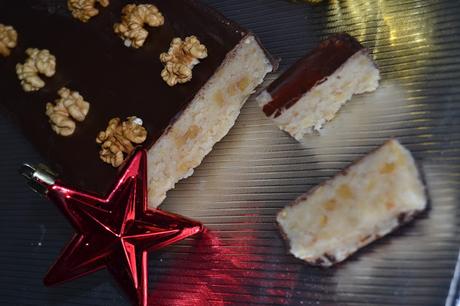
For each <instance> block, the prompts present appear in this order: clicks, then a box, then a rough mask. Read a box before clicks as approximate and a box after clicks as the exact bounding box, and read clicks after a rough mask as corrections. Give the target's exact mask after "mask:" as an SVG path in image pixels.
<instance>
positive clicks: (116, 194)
mask: <svg viewBox="0 0 460 306" xmlns="http://www.w3.org/2000/svg"><path fill="white" fill-rule="evenodd" d="M47 196H48V198H49V199H50V200H51V201H53V202H54V203H55V204H56V205H57V206H58V208H59V209H60V210H61V211H62V213H63V214H64V215H65V216H66V217H67V219H68V220H69V222H70V223H71V224H72V226H73V227H74V229H75V232H76V233H75V234H74V236H73V238H72V239H71V241H70V242H69V243H68V244H67V246H66V247H65V248H64V250H63V251H62V252H61V255H60V256H59V258H58V260H57V261H56V262H55V264H54V265H53V266H52V267H51V269H50V270H49V271H48V273H47V275H46V276H45V278H44V283H45V285H47V286H51V285H55V284H58V283H62V282H64V281H68V280H72V279H75V278H78V277H80V276H83V275H86V274H89V273H92V272H95V271H97V270H100V269H103V268H107V269H108V270H109V272H110V273H111V274H112V275H113V276H114V278H115V279H116V280H117V282H118V283H119V284H120V286H121V287H122V288H123V289H124V290H125V292H126V293H127V295H128V297H129V298H130V299H131V300H132V301H133V303H134V304H135V305H142V306H146V305H147V289H148V285H147V283H148V281H147V280H148V271H147V259H148V252H149V251H153V250H157V249H160V248H163V247H166V246H168V245H170V244H172V243H175V242H177V241H180V240H182V239H185V238H187V237H190V236H192V235H195V234H198V233H200V232H202V231H203V226H202V224H201V223H199V222H196V221H193V220H190V219H186V218H184V217H181V216H179V215H175V214H172V213H168V212H165V211H162V210H158V209H156V210H149V209H148V201H147V155H146V151H145V150H143V149H140V150H137V151H136V152H135V154H133V155H132V157H131V159H130V160H129V161H128V163H127V164H126V166H125V167H124V168H123V170H122V172H121V175H120V177H119V178H118V181H117V183H116V184H115V186H114V188H113V189H112V191H111V192H110V193H109V194H108V195H107V196H106V197H103V198H101V197H97V196H94V195H91V194H88V193H85V192H81V191H77V190H74V189H72V188H69V187H66V186H65V185H63V184H61V183H59V182H57V183H55V184H53V185H50V186H49V187H48V190H47Z"/></svg>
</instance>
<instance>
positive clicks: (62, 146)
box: [0, 0, 247, 195]
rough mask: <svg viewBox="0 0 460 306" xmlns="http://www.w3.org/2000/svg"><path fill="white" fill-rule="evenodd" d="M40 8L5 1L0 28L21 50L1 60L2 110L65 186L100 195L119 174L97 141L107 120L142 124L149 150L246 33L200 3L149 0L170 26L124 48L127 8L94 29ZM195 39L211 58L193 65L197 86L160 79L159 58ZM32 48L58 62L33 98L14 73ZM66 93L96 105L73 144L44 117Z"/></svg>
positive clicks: (99, 19) (111, 12) (0, 5)
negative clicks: (13, 35)
mask: <svg viewBox="0 0 460 306" xmlns="http://www.w3.org/2000/svg"><path fill="white" fill-rule="evenodd" d="M64 2H65V1H64ZM132 2H133V1H130V2H129V3H132ZM134 2H135V1H134ZM36 3H37V2H34V1H1V2H0V23H3V24H8V25H12V26H14V28H15V29H16V30H17V32H18V46H17V47H16V48H15V49H13V50H12V54H11V55H10V56H9V57H7V58H2V57H0V105H1V106H2V111H4V112H6V113H7V114H8V115H9V116H10V117H11V118H12V119H13V120H15V121H17V123H18V124H19V125H20V126H21V128H22V130H23V132H24V134H25V136H26V137H27V138H28V139H29V140H30V141H31V142H32V144H33V145H34V146H35V147H36V149H37V151H38V152H39V153H40V154H41V155H42V157H43V158H44V159H45V160H46V162H47V163H48V165H49V166H50V167H51V168H52V169H53V170H55V171H56V172H57V173H58V174H60V178H61V180H63V181H65V182H66V183H67V184H69V185H72V186H74V187H77V188H82V189H84V190H87V191H93V192H95V193H97V194H100V195H102V194H105V193H106V192H107V191H108V190H109V188H110V187H111V185H113V183H114V179H115V177H116V172H117V170H116V169H115V168H113V167H112V166H110V165H108V164H105V163H103V162H102V161H101V160H100V159H99V154H98V152H99V145H97V144H96V142H95V139H96V136H97V134H98V132H99V131H102V130H104V129H105V128H106V126H107V123H108V121H109V120H110V119H111V118H113V117H121V118H123V119H124V118H126V117H128V116H137V117H139V118H142V120H143V122H144V126H145V127H146V129H147V131H148V135H149V136H148V140H147V141H146V143H144V146H145V147H147V148H149V147H151V146H152V145H153V144H154V143H155V141H156V140H157V139H158V137H159V136H160V135H161V134H162V133H163V131H165V129H167V127H168V125H169V124H170V122H172V121H173V120H175V119H176V118H177V117H178V116H179V115H180V113H181V112H182V111H183V110H184V108H185V107H187V105H188V104H189V103H190V101H191V100H192V99H193V97H194V96H195V95H196V93H197V92H198V91H199V90H200V88H201V87H202V86H203V85H204V84H205V83H206V82H207V81H208V79H209V78H210V77H211V76H212V75H213V73H214V72H215V70H216V69H217V68H218V67H219V66H220V65H221V63H222V62H223V60H224V58H225V56H226V54H227V53H228V52H229V51H231V50H232V49H233V48H234V47H235V46H236V45H237V44H238V43H239V42H240V40H241V39H242V38H243V37H244V36H245V35H246V34H247V32H246V31H245V30H244V29H242V28H241V27H239V26H238V25H236V24H234V23H232V22H231V21H229V20H227V19H225V18H224V17H223V16H222V15H220V14H218V13H216V12H215V11H214V10H212V9H210V8H208V7H207V6H204V5H202V4H200V3H199V2H198V1H193V0H174V1H171V0H158V1H149V3H153V4H155V5H157V7H158V8H159V9H160V11H161V12H162V13H163V15H164V17H165V24H164V26H162V27H159V28H148V31H149V36H148V38H147V40H146V42H145V44H144V46H143V47H142V48H140V49H133V48H127V47H125V46H124V45H123V41H122V40H121V39H120V38H119V37H118V36H117V35H115V34H114V32H113V24H114V23H115V22H119V21H120V18H121V9H122V7H123V6H124V5H125V4H127V3H128V2H124V1H116V0H112V1H110V5H109V7H107V8H101V9H100V13H99V15H98V16H96V17H93V18H92V19H91V20H90V21H89V22H88V23H82V22H80V21H79V20H76V19H74V18H72V17H71V16H70V14H68V13H66V14H64V15H63V14H57V13H56V10H54V9H53V8H45V9H44V10H43V9H39V8H35V9H34V8H33V7H34V5H35V4H36ZM35 7H37V6H36V5H35ZM190 35H196V36H197V37H198V38H199V39H200V41H201V42H202V43H203V44H205V45H206V47H207V48H208V54H209V55H208V57H207V58H206V59H204V60H202V62H201V63H200V64H198V65H197V66H195V68H194V70H193V79H192V81H191V82H189V83H186V84H182V85H176V86H175V87H169V86H168V85H167V84H166V83H165V82H164V81H163V80H162V78H161V76H160V73H161V70H162V69H163V65H162V63H161V62H160V60H159V55H160V53H161V52H165V51H167V50H168V49H169V44H170V42H171V40H172V39H173V38H174V37H181V38H185V37H186V36H190ZM29 47H32V48H39V49H49V50H50V52H51V53H52V54H54V55H55V56H56V59H57V68H56V74H55V75H54V76H53V77H51V78H46V77H43V78H44V79H45V81H46V86H45V87H44V88H42V89H41V90H39V91H37V92H32V93H30V92H24V91H23V90H22V87H21V85H20V81H19V80H18V78H17V76H16V71H15V66H16V64H17V63H23V62H24V60H25V58H26V54H25V50H26V49H27V48H29ZM62 86H66V87H68V88H70V89H72V90H76V91H78V92H80V94H81V95H82V96H83V97H84V98H85V99H86V100H87V101H88V102H90V103H91V108H90V111H89V113H88V116H87V118H86V120H85V121H84V122H82V123H77V128H76V131H75V133H74V134H73V135H72V136H70V137H62V136H58V135H56V134H55V133H54V132H53V131H52V130H51V126H50V124H49V122H48V118H47V116H46V115H45V105H46V103H47V102H52V101H54V100H55V99H56V98H57V91H58V89H59V88H61V87H62Z"/></svg>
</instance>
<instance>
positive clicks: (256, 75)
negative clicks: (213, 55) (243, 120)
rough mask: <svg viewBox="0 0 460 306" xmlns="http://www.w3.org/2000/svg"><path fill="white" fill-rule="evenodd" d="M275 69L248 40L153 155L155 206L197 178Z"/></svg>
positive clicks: (151, 195) (150, 182) (152, 202)
mask: <svg viewBox="0 0 460 306" xmlns="http://www.w3.org/2000/svg"><path fill="white" fill-rule="evenodd" d="M272 69H273V67H272V65H271V63H270V61H269V59H268V58H267V56H266V54H265V52H264V50H262V48H261V47H260V45H259V43H258V42H257V40H256V39H255V38H254V37H253V36H247V37H245V38H244V39H243V40H242V41H241V42H240V44H238V45H237V46H236V47H235V48H234V49H233V50H232V51H231V52H230V53H229V54H227V56H226V58H225V60H224V62H223V64H222V65H221V66H220V67H219V68H218V69H217V70H216V72H215V74H214V75H213V76H212V77H211V79H209V81H208V82H207V83H206V84H205V86H203V88H202V89H201V90H200V91H199V92H198V94H197V95H196V96H195V98H194V99H193V101H192V102H191V103H190V105H189V106H188V107H187V109H186V110H185V111H184V112H183V113H182V114H181V115H180V117H179V118H178V119H177V121H176V122H175V123H174V124H173V125H172V126H171V127H170V128H169V129H168V130H167V131H165V133H164V134H163V135H162V136H161V137H160V138H159V139H158V141H157V142H156V143H155V144H154V146H153V147H152V148H151V149H150V150H149V152H148V189H149V206H150V207H152V208H154V207H158V206H159V205H160V204H161V202H163V200H164V199H165V198H166V192H167V191H168V190H170V189H172V188H174V185H175V184H176V183H177V182H178V181H179V180H181V179H183V178H186V177H188V176H190V175H192V174H193V169H194V168H195V167H197V166H198V165H199V164H200V163H201V161H202V160H203V158H204V157H205V156H206V155H207V154H208V153H209V152H210V151H211V149H212V147H213V146H214V144H215V143H216V142H218V141H219V140H221V139H222V138H223V137H224V136H225V135H226V134H227V133H228V131H229V130H230V128H231V127H232V126H233V125H234V124H235V121H236V119H237V117H238V115H239V113H240V109H241V107H242V106H243V104H244V102H246V100H247V99H248V97H249V96H250V95H251V94H252V93H253V92H254V91H255V88H256V87H257V86H258V85H259V84H260V83H262V81H263V79H264V77H265V75H266V74H267V73H269V72H271V71H272Z"/></svg>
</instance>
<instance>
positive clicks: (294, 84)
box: [263, 33, 364, 118]
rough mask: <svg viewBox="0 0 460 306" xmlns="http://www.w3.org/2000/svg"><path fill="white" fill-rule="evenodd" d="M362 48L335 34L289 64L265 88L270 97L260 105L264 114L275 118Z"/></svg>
mask: <svg viewBox="0 0 460 306" xmlns="http://www.w3.org/2000/svg"><path fill="white" fill-rule="evenodd" d="M361 49H364V47H363V46H362V45H361V44H360V43H359V42H358V41H357V40H356V39H355V38H353V37H352V36H350V35H348V34H345V33H343V34H336V35H334V36H331V37H329V38H328V39H326V40H325V41H323V42H321V44H320V45H319V46H318V47H317V48H316V49H314V50H313V51H311V52H310V53H308V54H307V55H305V56H304V57H303V58H301V59H300V60H299V61H297V62H296V63H295V64H294V65H292V66H291V67H290V68H289V69H288V70H286V72H284V73H283V74H282V75H281V76H280V77H279V78H278V79H276V80H275V81H274V82H273V83H272V84H270V86H269V87H268V88H267V91H268V93H269V94H270V95H271V97H272V100H271V101H270V102H269V103H267V104H266V105H265V106H264V107H263V111H264V113H265V114H266V115H267V116H273V117H275V118H276V117H278V116H279V115H281V113H282V112H283V110H284V109H288V108H290V107H291V106H292V105H294V104H295V103H296V102H297V101H298V100H299V99H300V98H301V97H302V96H303V95H304V94H305V93H306V92H308V91H309V90H310V89H311V88H313V87H314V86H315V85H318V84H320V83H321V82H323V81H325V80H326V79H327V77H328V76H329V75H331V74H332V73H334V71H336V70H337V69H338V68H339V67H340V66H342V65H343V64H344V63H345V62H346V61H347V60H348V59H349V58H350V57H351V56H352V55H353V54H355V53H356V52H358V51H359V50H361Z"/></svg>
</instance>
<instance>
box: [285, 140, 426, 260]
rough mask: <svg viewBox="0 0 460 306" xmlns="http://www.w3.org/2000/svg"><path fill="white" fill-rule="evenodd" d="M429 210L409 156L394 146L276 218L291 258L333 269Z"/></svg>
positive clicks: (387, 146) (366, 159) (387, 145)
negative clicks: (368, 245)
mask: <svg viewBox="0 0 460 306" xmlns="http://www.w3.org/2000/svg"><path fill="white" fill-rule="evenodd" d="M426 207H427V197H426V192H425V187H424V185H423V183H422V180H421V177H420V174H419V172H418V169H417V167H416V164H415V162H414V159H413V158H412V156H411V154H410V152H409V151H408V150H407V149H406V148H404V147H403V146H402V145H401V144H400V143H399V142H398V141H397V140H389V141H387V142H386V143H385V144H384V145H383V146H381V147H380V148H378V149H377V150H376V151H374V152H372V153H370V154H369V155H367V156H365V157H364V158H363V159H361V160H359V161H358V162H357V163H355V164H352V165H351V166H350V167H349V168H347V169H346V170H345V171H344V172H343V173H340V174H338V175H337V176H335V177H334V178H332V179H330V180H328V181H326V182H324V183H323V184H321V185H319V186H318V187H316V188H314V189H313V190H311V191H310V192H308V193H306V194H305V195H302V196H301V197H299V198H298V199H297V200H296V201H295V202H294V203H293V204H292V205H290V206H287V207H285V208H284V209H283V210H282V211H281V212H279V213H278V216H277V221H278V223H279V225H280V228H281V231H282V234H283V235H284V236H285V238H286V239H287V240H288V242H289V246H290V252H291V253H292V254H293V255H294V256H295V257H297V258H300V259H302V260H304V261H306V262H308V263H309V264H312V265H318V266H325V267H327V266H331V265H333V264H335V263H338V262H341V261H343V260H345V259H346V258H347V257H348V256H350V255H351V254H353V253H354V252H356V251H357V250H358V249H359V248H361V247H363V246H365V245H367V244H369V243H371V242H372V241H374V240H376V239H378V238H380V237H382V236H385V235H387V234H388V233H390V232H392V231H393V230H394V229H396V228H397V227H399V226H401V225H402V224H405V223H407V222H409V221H410V220H412V219H413V218H414V217H415V216H416V215H417V214H419V213H420V212H422V211H424V210H425V209H426Z"/></svg>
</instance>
